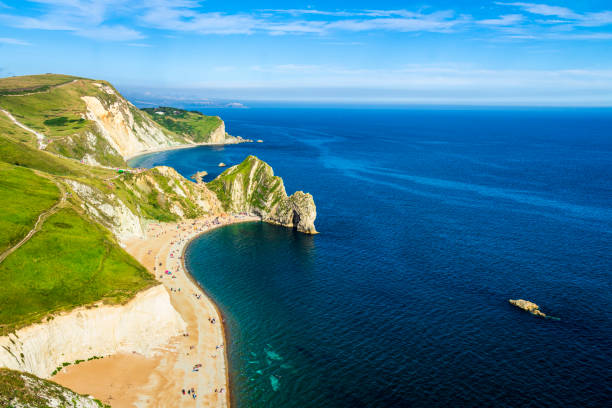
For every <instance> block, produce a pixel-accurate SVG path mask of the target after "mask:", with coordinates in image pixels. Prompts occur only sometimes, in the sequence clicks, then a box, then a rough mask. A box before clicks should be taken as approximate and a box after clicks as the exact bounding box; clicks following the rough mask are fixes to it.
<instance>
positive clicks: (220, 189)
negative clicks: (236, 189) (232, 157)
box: [206, 156, 285, 211]
mask: <svg viewBox="0 0 612 408" xmlns="http://www.w3.org/2000/svg"><path fill="white" fill-rule="evenodd" d="M253 166H258V167H257V170H256V171H255V173H254V174H253V175H252V178H251V171H252V169H253ZM238 177H240V178H241V182H242V188H243V191H245V192H246V191H247V190H248V185H249V182H250V181H254V182H255V183H256V184H257V186H256V188H255V190H254V191H252V192H251V194H250V196H248V197H245V202H246V204H248V205H249V206H251V207H252V208H259V209H261V210H265V211H268V210H270V208H272V207H274V206H275V205H276V204H277V203H278V202H279V201H280V200H282V199H283V198H284V197H285V195H284V194H283V191H282V189H281V188H280V187H281V182H282V180H281V178H280V177H278V176H274V174H273V172H272V168H270V167H269V166H268V165H267V164H266V163H265V162H263V161H261V160H259V159H258V158H257V157H255V156H248V157H247V158H246V159H244V161H243V162H242V163H240V164H238V165H237V166H236V167H230V168H229V169H227V170H225V171H224V172H223V173H221V174H220V175H219V176H218V177H217V178H215V179H214V180H212V181H211V182H209V183H207V184H206V186H207V187H208V188H209V189H211V190H212V191H213V192H214V193H215V194H217V198H219V201H221V204H222V205H223V208H224V209H225V210H226V211H230V210H232V205H233V203H232V191H231V188H232V186H233V185H234V184H235V182H236V178H238ZM268 201H269V202H270V204H269V205H268V206H267V205H266V203H267V202H268ZM267 207H268V208H267ZM234 210H246V209H245V208H234Z"/></svg>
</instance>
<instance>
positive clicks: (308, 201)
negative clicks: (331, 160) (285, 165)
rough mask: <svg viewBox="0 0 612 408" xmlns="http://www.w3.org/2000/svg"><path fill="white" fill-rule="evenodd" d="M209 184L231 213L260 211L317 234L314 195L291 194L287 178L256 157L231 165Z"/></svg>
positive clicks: (270, 218)
mask: <svg viewBox="0 0 612 408" xmlns="http://www.w3.org/2000/svg"><path fill="white" fill-rule="evenodd" d="M207 185H208V188H210V189H211V190H212V191H213V192H215V193H216V194H217V197H218V198H219V201H220V202H221V204H222V205H223V208H224V209H225V210H226V211H228V212H247V213H251V214H256V215H258V216H260V217H262V219H263V220H264V221H267V222H270V223H273V224H279V225H285V226H288V227H293V228H295V229H297V230H299V231H301V232H305V233H309V234H314V233H316V230H315V227H314V220H315V218H316V214H317V212H316V207H315V203H314V200H313V198H312V196H311V195H310V194H305V193H303V192H302V191H297V192H295V193H294V194H292V195H291V196H287V192H286V191H285V185H284V184H283V180H282V179H281V178H280V177H278V176H275V175H274V171H273V170H272V167H270V165H269V164H267V163H265V162H263V161H262V160H260V159H258V158H257V157H255V156H248V157H247V158H246V159H245V160H244V161H243V162H242V163H240V164H238V165H236V166H232V167H230V168H228V169H227V170H225V171H224V172H223V173H221V174H220V175H219V176H218V177H217V178H216V179H214V180H213V181H211V182H209V183H208V184H207Z"/></svg>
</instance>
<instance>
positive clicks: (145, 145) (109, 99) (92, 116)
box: [81, 83, 184, 159]
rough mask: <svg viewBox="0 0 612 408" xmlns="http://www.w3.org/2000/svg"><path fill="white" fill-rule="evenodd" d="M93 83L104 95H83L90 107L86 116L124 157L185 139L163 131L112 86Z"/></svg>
mask: <svg viewBox="0 0 612 408" xmlns="http://www.w3.org/2000/svg"><path fill="white" fill-rule="evenodd" d="M94 85H97V86H98V87H99V88H100V92H103V93H105V95H103V96H101V95H94V96H82V97H81V99H82V100H83V101H84V102H85V105H86V107H87V111H86V113H85V117H86V118H87V119H88V120H90V121H92V122H94V123H95V124H96V129H97V131H98V132H99V134H100V135H101V136H102V137H103V138H104V139H105V140H106V141H107V142H108V143H109V145H110V146H111V147H112V148H113V149H114V150H115V151H116V152H117V153H119V155H120V156H121V157H123V158H124V159H127V158H128V157H131V156H133V155H136V154H138V153H140V152H142V151H146V150H149V149H159V148H163V147H169V146H173V145H178V144H181V143H184V140H182V139H180V138H178V137H175V136H174V135H171V134H169V133H167V132H164V131H163V130H162V129H161V128H160V127H159V126H157V125H156V124H155V123H154V122H153V121H152V120H151V119H149V118H148V117H147V115H145V114H143V113H142V112H140V111H139V110H138V109H137V108H136V107H135V106H133V105H132V104H131V103H129V102H128V101H127V100H125V99H124V98H123V97H121V95H119V94H117V93H116V92H115V91H114V90H113V89H112V88H111V87H109V86H106V85H104V84H98V83H94Z"/></svg>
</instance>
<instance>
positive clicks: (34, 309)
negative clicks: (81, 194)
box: [0, 208, 156, 334]
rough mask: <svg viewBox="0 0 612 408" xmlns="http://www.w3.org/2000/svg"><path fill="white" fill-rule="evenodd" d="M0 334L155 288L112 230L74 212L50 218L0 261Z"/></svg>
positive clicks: (66, 211) (68, 211) (67, 209)
mask: <svg viewBox="0 0 612 408" xmlns="http://www.w3.org/2000/svg"><path fill="white" fill-rule="evenodd" d="M0 276H2V285H1V286H0V328H1V330H0V334H6V333H7V332H8V331H11V330H14V329H16V328H18V327H22V326H25V325H27V324H30V323H34V322H37V321H39V320H40V319H42V318H43V317H44V316H46V315H48V314H50V313H52V312H57V311H60V310H68V309H73V308H75V307H78V306H81V305H88V304H91V303H95V302H97V301H100V300H102V301H105V302H107V303H123V302H126V301H127V300H129V299H130V298H132V297H133V296H134V295H135V294H136V293H137V292H139V291H140V290H143V289H145V288H148V287H150V286H153V285H155V284H156V282H155V280H154V278H153V276H152V275H151V274H150V273H149V272H148V271H147V270H146V269H145V268H144V267H143V266H141V265H140V264H139V263H138V262H137V261H136V260H135V259H133V258H132V257H131V256H130V255H128V254H127V253H126V252H125V251H123V250H122V249H121V248H120V247H119V246H118V245H117V243H116V242H115V240H114V239H113V237H112V236H111V234H110V232H108V231H107V230H105V229H103V228H102V227H100V226H99V225H96V224H95V223H92V222H91V221H90V220H88V219H87V218H85V217H83V216H82V215H80V214H78V213H77V212H76V211H75V210H74V209H71V208H65V209H62V210H60V211H58V212H57V213H56V214H54V215H52V216H51V217H49V219H47V221H46V222H45V223H44V225H43V227H42V230H41V231H40V232H38V233H36V234H35V235H34V236H33V237H32V238H31V239H30V240H29V241H28V242H27V243H25V244H24V245H23V246H22V247H21V248H20V249H19V250H18V251H16V252H14V253H13V254H11V255H9V256H8V257H7V258H6V259H5V260H4V262H2V263H0Z"/></svg>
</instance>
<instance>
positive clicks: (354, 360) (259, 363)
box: [132, 108, 612, 407]
mask: <svg viewBox="0 0 612 408" xmlns="http://www.w3.org/2000/svg"><path fill="white" fill-rule="evenodd" d="M206 113H209V112H208V111H206ZM215 113H220V114H221V116H223V117H224V119H225V120H226V122H227V126H228V130H229V132H230V133H232V134H238V135H241V136H244V137H249V138H252V139H259V138H261V139H264V140H265V143H263V144H244V145H238V146H228V147H225V148H219V147H217V148H195V149H189V150H180V151H172V152H165V153H160V154H156V155H152V156H147V157H143V158H139V159H138V160H137V161H136V162H133V163H132V164H134V165H136V164H138V165H144V166H151V165H156V164H167V165H171V166H174V167H176V168H177V169H178V170H179V171H180V172H181V173H182V174H184V175H186V176H189V175H191V174H193V173H194V172H195V171H196V170H207V171H209V172H210V173H211V176H210V177H214V176H215V175H216V174H218V173H219V172H220V171H221V169H219V168H218V167H217V166H216V164H217V163H219V162H221V161H223V162H225V163H228V164H236V163H238V162H240V161H241V160H242V159H243V158H244V157H245V156H246V155H247V154H251V153H254V154H256V155H257V156H259V157H260V158H262V159H264V160H266V161H268V162H269V163H270V164H271V165H272V166H273V167H274V169H275V171H276V173H277V174H278V175H280V176H282V177H283V179H284V181H285V185H286V186H287V189H288V191H289V192H292V191H294V190H296V189H303V190H305V191H308V192H311V193H313V195H314V197H315V200H316V203H317V209H318V218H317V228H318V229H319V230H320V231H321V234H320V235H317V236H314V237H312V236H306V235H303V234H299V233H296V232H294V231H292V230H288V229H284V228H280V227H276V226H271V225H265V224H261V223H250V224H241V225H234V226H229V227H225V228H222V229H218V230H214V231H212V232H211V233H209V234H206V235H204V236H202V237H200V238H198V239H197V240H195V241H194V242H193V243H192V244H191V245H190V247H189V248H188V250H187V256H186V261H187V266H188V268H189V269H190V270H191V271H192V273H193V275H194V276H195V278H196V279H197V280H198V281H199V282H200V283H201V284H202V285H203V286H204V287H205V288H206V289H207V291H208V292H209V293H210V295H211V296H212V298H213V299H214V300H215V301H216V302H217V303H218V304H219V306H220V308H221V310H222V311H223V313H224V315H225V317H226V320H227V327H228V334H229V342H230V343H229V353H230V368H231V370H230V375H231V380H232V387H233V396H234V397H235V403H236V405H237V406H240V407H311V406H312V407H321V406H325V407H403V406H425V407H431V406H456V405H461V406H502V407H503V406H507V407H516V406H537V407H540V406H592V407H597V406H605V405H607V404H608V403H609V401H610V400H611V397H612V363H611V362H612V312H611V311H612V272H611V271H612V251H611V248H612V136H611V135H612V112H610V111H609V110H578V111H572V110H531V111H525V110H513V111H501V110H356V109H298V108H292V109H279V108H254V109H249V110H225V111H223V112H215ZM509 298H525V299H529V300H532V301H534V302H536V303H538V304H540V305H541V306H542V308H543V310H544V312H546V313H548V314H550V315H552V316H556V317H559V318H560V320H559V321H553V320H544V319H538V318H535V317H533V316H531V315H529V314H527V313H524V312H521V311H519V310H517V309H515V308H513V307H512V306H510V305H509V304H508V302H507V301H508V299H509Z"/></svg>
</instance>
